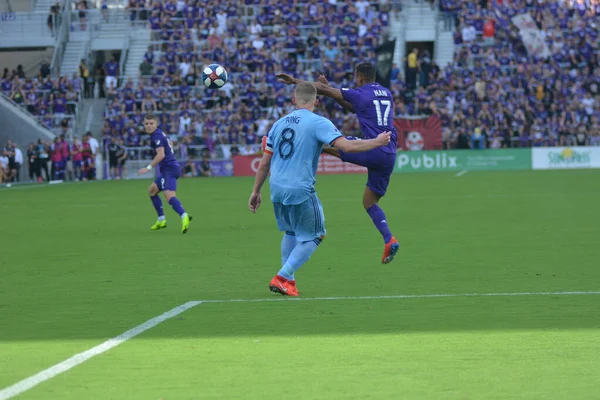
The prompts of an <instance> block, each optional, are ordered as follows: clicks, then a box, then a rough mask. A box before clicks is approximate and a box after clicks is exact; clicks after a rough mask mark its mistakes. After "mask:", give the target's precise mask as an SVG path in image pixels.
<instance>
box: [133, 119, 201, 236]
mask: <svg viewBox="0 0 600 400" xmlns="http://www.w3.org/2000/svg"><path fill="white" fill-rule="evenodd" d="M144 130H145V131H146V133H147V134H148V135H150V136H151V137H150V146H151V147H152V149H153V150H154V152H155V154H156V155H155V156H154V159H153V160H152V161H151V162H150V164H148V166H147V167H145V168H142V169H140V170H139V171H138V175H143V174H145V173H147V172H149V171H151V170H152V169H153V168H155V167H156V166H157V165H158V166H159V167H160V176H158V177H156V179H155V180H154V182H152V184H151V185H150V186H149V187H148V195H150V200H152V205H153V206H154V208H155V209H156V213H157V214H158V220H157V221H156V223H155V224H154V225H152V226H151V227H150V229H152V230H153V231H156V230H158V229H162V228H166V227H167V221H166V220H165V213H164V211H163V206H162V201H161V200H160V197H159V196H158V194H159V193H160V192H161V191H162V192H163V194H164V196H165V200H166V201H167V202H168V203H169V204H170V205H171V207H173V210H175V212H176V213H177V214H179V216H181V232H182V233H186V232H187V231H188V228H189V226H190V221H191V220H192V216H191V215H188V214H187V213H186V212H185V210H184V209H183V206H182V205H181V202H180V201H179V199H178V198H177V197H175V195H176V193H175V190H176V189H177V179H178V178H179V177H180V176H181V168H180V167H179V163H178V162H177V159H176V158H175V155H174V154H173V146H172V145H171V141H170V140H169V139H168V138H167V136H166V135H165V133H164V132H163V131H162V130H160V129H158V120H157V119H156V117H155V116H154V115H152V114H147V115H146V117H145V118H144Z"/></svg>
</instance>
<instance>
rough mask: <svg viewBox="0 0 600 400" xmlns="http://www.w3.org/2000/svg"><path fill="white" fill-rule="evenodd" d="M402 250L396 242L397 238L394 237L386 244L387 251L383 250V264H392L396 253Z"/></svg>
mask: <svg viewBox="0 0 600 400" xmlns="http://www.w3.org/2000/svg"><path fill="white" fill-rule="evenodd" d="M399 249H400V244H399V243H398V241H397V240H396V238H395V237H393V236H392V239H391V240H390V241H389V242H388V243H386V244H385V249H384V250H383V256H382V257H381V263H382V264H389V263H391V262H392V260H393V259H394V257H395V256H396V253H397V252H398V250H399Z"/></svg>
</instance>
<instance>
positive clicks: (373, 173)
mask: <svg viewBox="0 0 600 400" xmlns="http://www.w3.org/2000/svg"><path fill="white" fill-rule="evenodd" d="M375 75H376V74H375V66H374V65H373V64H371V63H362V64H358V65H357V67H356V70H355V72H354V78H355V80H356V86H357V88H356V89H350V88H342V89H341V90H340V89H336V88H333V87H331V85H329V82H328V81H327V79H326V78H325V77H324V76H322V75H321V76H320V77H319V79H318V82H316V83H315V87H316V88H317V91H318V94H320V95H324V96H327V97H330V98H332V99H334V100H335V101H337V102H338V103H339V104H340V105H341V106H342V107H343V108H344V109H346V110H348V111H350V112H352V113H355V114H356V116H357V117H358V122H359V123H360V129H361V131H362V134H363V137H364V138H365V139H373V138H375V137H377V135H379V134H380V133H381V132H388V131H389V132H391V140H390V144H389V145H387V146H385V147H379V148H376V149H373V150H371V151H369V152H365V153H360V154H354V153H349V154H348V153H346V152H344V151H343V150H341V151H340V149H332V148H325V152H326V153H328V154H330V155H333V156H335V157H337V158H340V159H341V160H342V161H344V162H349V163H352V164H356V165H361V166H363V167H366V168H367V169H368V171H369V172H368V178H367V185H366V187H365V190H364V192H363V198H362V201H363V206H364V208H365V211H366V212H367V214H369V217H371V220H372V221H373V224H374V225H375V227H376V228H377V230H379V233H380V234H381V237H382V238H383V242H384V248H383V256H382V257H381V262H382V263H383V264H387V263H390V262H391V261H392V260H393V259H394V257H395V256H396V253H397V252H398V250H399V249H400V244H399V243H398V240H396V238H395V237H394V235H392V231H391V230H390V227H389V226H388V223H387V218H386V216H385V213H384V212H383V210H382V209H381V207H379V201H380V200H381V198H382V197H383V196H385V194H386V192H387V188H388V185H389V183H390V177H391V175H392V172H393V171H394V164H395V162H396V143H397V141H398V137H397V136H398V135H397V132H396V128H394V99H393V96H392V92H390V90H389V89H387V88H385V87H383V86H381V85H380V84H379V83H377V82H375ZM277 78H278V79H279V80H281V81H282V82H285V83H286V84H290V85H291V84H297V83H300V82H302V81H301V80H299V79H296V78H294V77H293V76H291V75H288V74H278V75H277Z"/></svg>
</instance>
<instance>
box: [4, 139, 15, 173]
mask: <svg viewBox="0 0 600 400" xmlns="http://www.w3.org/2000/svg"><path fill="white" fill-rule="evenodd" d="M2 155H3V156H4V157H6V159H7V162H6V166H5V167H4V172H5V175H6V179H7V180H8V182H13V181H14V177H15V175H16V174H17V165H16V160H15V156H16V153H15V146H14V144H13V142H12V141H11V140H7V141H6V146H5V147H4V149H3V151H2Z"/></svg>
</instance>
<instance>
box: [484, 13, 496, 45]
mask: <svg viewBox="0 0 600 400" xmlns="http://www.w3.org/2000/svg"><path fill="white" fill-rule="evenodd" d="M495 35H496V22H495V21H494V19H492V18H488V19H487V20H486V21H485V23H484V24H483V40H484V42H485V43H486V44H488V45H492V44H494V36H495Z"/></svg>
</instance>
